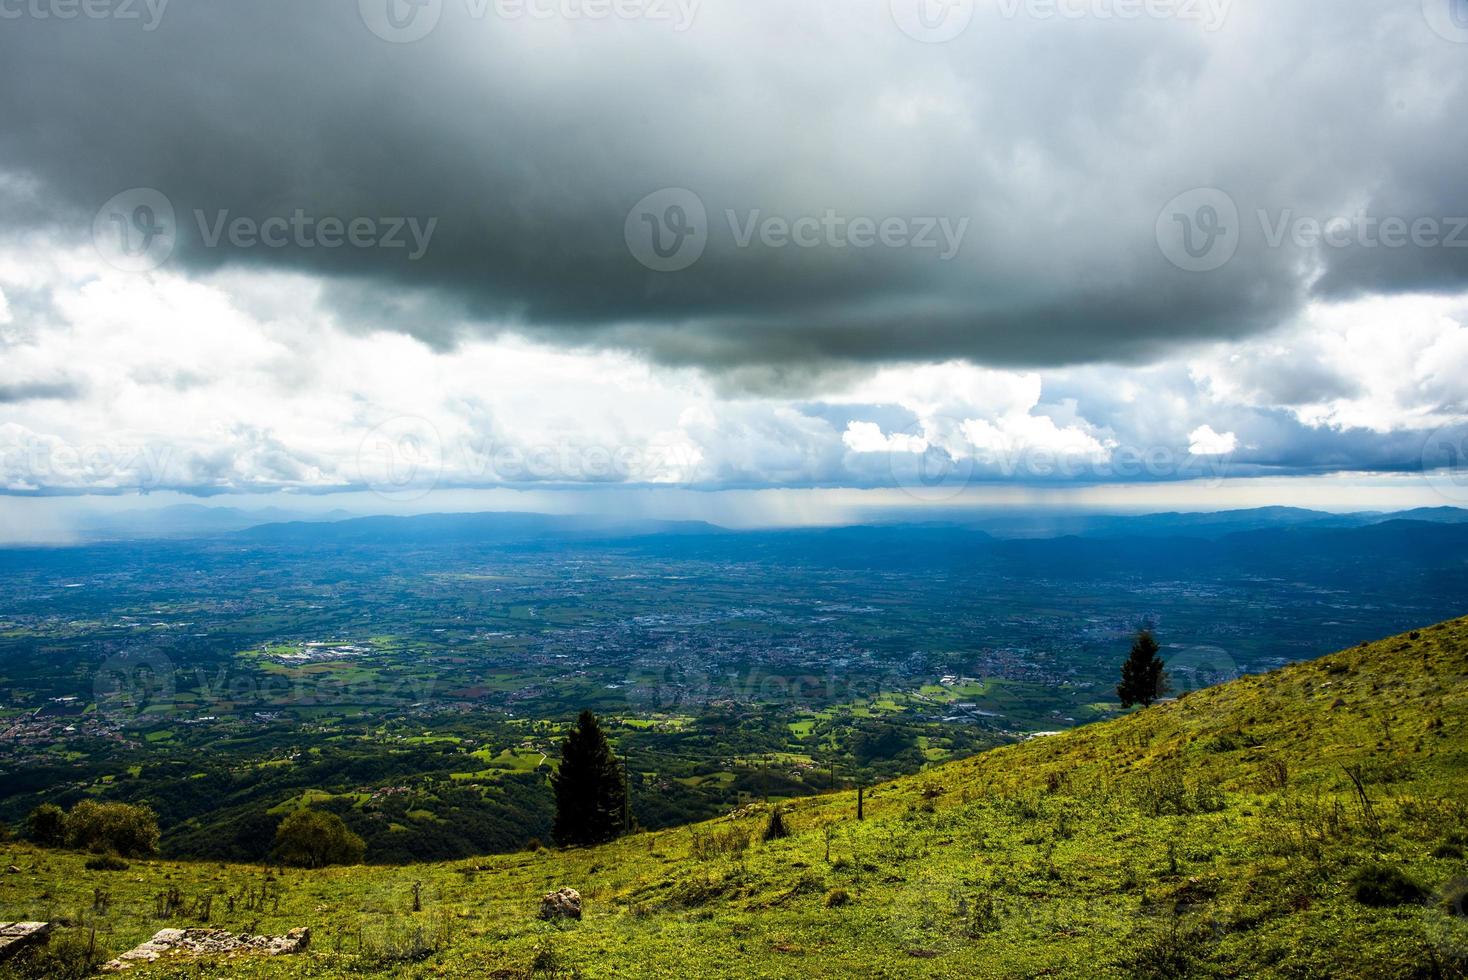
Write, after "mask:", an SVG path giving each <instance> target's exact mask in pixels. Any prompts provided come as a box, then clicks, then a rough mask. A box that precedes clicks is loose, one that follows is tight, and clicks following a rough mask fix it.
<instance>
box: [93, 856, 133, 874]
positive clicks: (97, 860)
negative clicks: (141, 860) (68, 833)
mask: <svg viewBox="0 0 1468 980" xmlns="http://www.w3.org/2000/svg"><path fill="white" fill-rule="evenodd" d="M127 869H128V863H127V862H126V861H124V860H123V859H122V858H120V857H118V856H117V855H116V854H101V855H98V856H97V857H93V858H87V870H88V871H126V870H127Z"/></svg>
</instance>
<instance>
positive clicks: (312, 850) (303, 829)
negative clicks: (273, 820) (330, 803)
mask: <svg viewBox="0 0 1468 980" xmlns="http://www.w3.org/2000/svg"><path fill="white" fill-rule="evenodd" d="M366 851H367V845H366V844H365V843H364V842H363V841H362V838H360V837H358V836H357V835H356V834H354V833H352V831H351V830H349V829H348V828H347V825H346V824H345V823H343V822H342V818H341V817H339V816H337V815H336V814H334V813H322V812H321V811H319V810H297V811H296V812H295V813H292V814H291V815H290V816H288V817H286V818H285V819H284V820H282V821H281V822H280V826H279V827H277V828H276V830H275V850H274V852H273V853H274V856H275V859H276V860H277V861H279V862H280V863H282V864H289V865H291V866H293V867H297V868H324V867H326V866H327V865H330V864H357V863H359V862H361V860H362V855H363V854H365V853H366Z"/></svg>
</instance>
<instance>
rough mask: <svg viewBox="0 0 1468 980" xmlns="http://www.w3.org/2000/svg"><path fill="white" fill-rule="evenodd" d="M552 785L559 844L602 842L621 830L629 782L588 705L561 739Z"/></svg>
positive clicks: (556, 836)
mask: <svg viewBox="0 0 1468 980" xmlns="http://www.w3.org/2000/svg"><path fill="white" fill-rule="evenodd" d="M551 788H552V789H553V790H554V791H555V795H556V820H555V826H554V828H553V830H552V832H553V833H554V835H555V838H556V843H557V844H560V845H561V846H562V847H571V846H578V845H587V844H602V843H605V842H606V841H609V840H612V839H614V838H616V837H617V836H619V835H620V834H621V833H622V829H623V820H624V807H625V805H626V801H627V784H626V782H625V780H624V779H623V777H622V770H621V767H619V766H618V765H617V760H616V759H615V758H614V757H613V756H612V747H611V745H609V744H608V743H607V736H606V733H605V732H603V731H602V729H601V725H600V723H598V722H597V720H596V715H594V714H592V713H591V712H590V711H583V712H581V717H580V718H578V719H577V720H576V727H575V728H573V729H571V731H570V733H569V734H567V736H566V740H565V741H564V742H562V743H561V765H560V768H559V769H558V770H557V771H556V773H555V774H554V775H553V776H551Z"/></svg>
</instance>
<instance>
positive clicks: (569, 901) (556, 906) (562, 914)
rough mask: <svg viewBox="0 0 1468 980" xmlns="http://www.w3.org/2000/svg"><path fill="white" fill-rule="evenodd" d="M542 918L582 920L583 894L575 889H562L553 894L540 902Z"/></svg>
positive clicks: (544, 897)
mask: <svg viewBox="0 0 1468 980" xmlns="http://www.w3.org/2000/svg"><path fill="white" fill-rule="evenodd" d="M540 917H541V918H542V919H579V918H581V893H580V892H578V891H577V890H576V889H574V888H562V889H561V890H560V891H558V892H551V893H550V894H549V895H545V896H543V897H542V898H541V900H540Z"/></svg>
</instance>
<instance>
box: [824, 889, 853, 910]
mask: <svg viewBox="0 0 1468 980" xmlns="http://www.w3.org/2000/svg"><path fill="white" fill-rule="evenodd" d="M850 904H851V893H850V892H848V891H847V890H846V889H845V888H832V889H831V890H830V891H828V892H826V908H828V909H838V908H840V907H841V906H843V905H850Z"/></svg>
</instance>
